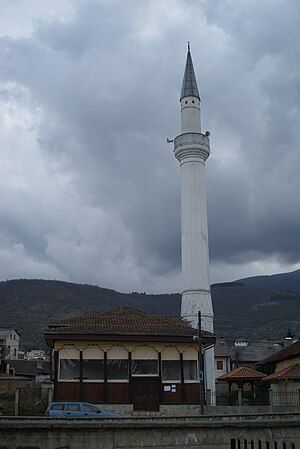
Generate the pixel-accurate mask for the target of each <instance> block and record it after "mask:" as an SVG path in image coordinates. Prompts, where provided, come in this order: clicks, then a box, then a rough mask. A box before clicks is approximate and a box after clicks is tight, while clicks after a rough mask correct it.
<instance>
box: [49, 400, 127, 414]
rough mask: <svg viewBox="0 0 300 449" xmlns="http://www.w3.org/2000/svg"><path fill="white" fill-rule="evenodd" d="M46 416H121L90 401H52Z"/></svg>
mask: <svg viewBox="0 0 300 449" xmlns="http://www.w3.org/2000/svg"><path fill="white" fill-rule="evenodd" d="M45 415H46V416H52V417H54V418H62V417H72V418H77V417H78V418H80V417H82V418H85V417H93V418H119V417H120V416H121V415H120V414H119V413H114V412H109V411H108V410H102V409H100V408H99V407H97V406H96V405H94V404H90V403H89V402H71V401H70V402H52V403H51V404H50V405H49V406H48V408H47V410H46V413H45Z"/></svg>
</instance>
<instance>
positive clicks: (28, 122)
mask: <svg viewBox="0 0 300 449" xmlns="http://www.w3.org/2000/svg"><path fill="white" fill-rule="evenodd" d="M278 3H279V4H280V5H279V6H280V7H279V8H274V7H272V3H271V2H270V1H268V0H264V1H254V2H251V3H247V4H246V3H245V2H240V3H237V2H235V1H232V0H231V1H229V0H227V1H217V0H216V1H203V2H190V1H183V0H177V1H176V0H166V1H163V2H161V1H145V2H142V3H141V2H137V1H133V2H128V1H111V2H98V1H92V0H82V1H80V2H75V1H71V2H61V3H60V4H59V8H60V9H58V10H55V8H54V7H52V6H51V2H49V4H48V2H46V3H45V4H44V8H45V9H44V10H43V11H42V12H41V11H39V10H38V9H37V4H35V2H32V13H31V14H32V17H33V18H34V20H33V22H32V25H31V29H30V32H28V28H29V25H28V23H29V20H28V18H27V19H26V33H25V32H24V35H22V33H21V34H18V35H16V34H14V32H12V33H11V35H9V34H10V33H8V32H6V33H4V34H6V35H3V36H2V37H1V38H0V67H1V71H0V74H1V75H0V76H1V78H0V81H1V82H2V85H1V88H0V100H1V101H2V102H1V110H0V112H1V111H2V117H3V120H2V121H1V120H0V131H2V132H1V135H2V137H0V144H1V146H2V147H3V148H4V149H5V151H4V152H3V154H2V163H3V164H4V165H5V164H6V166H7V167H8V172H7V173H8V174H7V178H6V179H3V182H2V184H1V185H0V187H1V189H2V192H3V193H5V201H4V200H3V198H4V197H3V195H2V201H0V212H1V216H2V220H1V226H0V240H1V242H2V248H3V249H2V252H0V266H3V270H2V271H3V273H5V275H4V276H5V277H18V276H25V275H27V276H31V277H36V276H37V274H38V275H39V276H43V277H56V278H60V279H67V280H72V281H77V282H90V283H97V284H100V285H103V286H108V287H112V288H116V289H122V290H142V291H144V290H148V291H168V290H169V291H172V290H173V291H174V290H178V289H180V288H181V286H180V284H181V283H180V198H179V194H180V192H179V182H180V173H179V166H178V163H177V161H176V160H175V158H174V156H173V154H172V146H171V145H167V144H166V137H169V138H173V137H174V136H176V134H179V132H180V115H179V101H178V100H179V98H178V97H179V93H180V88H181V81H182V76H183V70H184V62H185V52H186V48H185V45H186V41H187V40H191V42H192V54H193V60H194V65H195V69H196V73H197V79H198V85H199V89H200V93H201V97H202V121H203V128H204V130H206V129H209V130H210V131H211V134H212V137H211V142H212V155H211V157H210V159H209V160H208V162H207V192H208V212H209V236H210V255H211V262H212V274H213V280H214V281H218V280H226V279H229V280H230V279H234V278H237V277H239V275H240V274H241V275H244V274H245V272H246V273H247V270H248V273H249V274H256V273H255V272H254V271H253V270H255V269H257V270H261V271H262V272H268V271H270V270H274V269H278V270H280V269H285V268H286V269H288V268H290V266H292V265H293V264H297V263H299V256H298V254H300V251H299V250H300V248H299V246H300V242H299V239H298V238H297V229H299V220H300V218H299V217H300V211H299V205H298V195H299V180H298V175H297V167H298V166H299V137H300V136H299V127H298V126H297V123H298V122H299V118H300V117H299V113H300V111H299V93H300V83H299V48H298V45H297V41H298V38H299V36H298V35H299V31H298V27H297V17H299V8H300V7H299V6H298V4H297V2H293V1H290V2H287V1H283V0H282V1H281V0H280V1H279V2H278ZM284 6H285V7H286V9H287V13H288V14H285V17H282V13H281V10H282V8H283V7H284ZM39 7H40V6H39ZM57 7H58V6H57ZM7 8H8V6H7ZM9 8H10V14H11V5H10V6H9ZM15 8H16V12H17V11H18V8H21V6H20V5H19V4H18V3H16V5H15ZM47 8H48V9H47ZM64 8H65V9H64ZM7 11H8V9H7ZM5 12H6V11H5V10H4V13H5ZM19 12H20V10H19ZM10 17H11V16H9V14H8V12H7V20H11V18H10ZM288 17H290V19H289V18H288ZM195 18H197V27H195V26H194V22H195ZM24 20H25V19H24ZM20 21H21V19H20ZM20 23H22V22H20ZM7 29H9V27H6V30H7ZM19 29H20V26H19ZM21 29H22V28H21ZM24 29H25V22H24ZM187 30H188V35H187ZM19 33H20V31H19ZM16 161H18V162H16ZM12 176H13V177H12ZM24 192H25V194H24ZM16 254H19V256H18V257H19V260H22V262H23V265H22V266H23V267H24V268H23V271H22V268H21V267H20V263H18V262H17V259H16V256H15V255H16ZM8 258H9V260H10V265H9V266H10V268H9V270H8V269H6V268H5V266H7V260H8ZM251 264H254V266H252V265H251ZM255 264H256V265H255ZM251 270H252V271H251ZM23 273H24V274H23Z"/></svg>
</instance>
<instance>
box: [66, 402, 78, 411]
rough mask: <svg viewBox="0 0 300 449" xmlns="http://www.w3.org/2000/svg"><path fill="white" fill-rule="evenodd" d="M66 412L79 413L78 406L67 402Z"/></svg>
mask: <svg viewBox="0 0 300 449" xmlns="http://www.w3.org/2000/svg"><path fill="white" fill-rule="evenodd" d="M67 410H69V411H72V412H80V404H72V403H70V402H69V403H68V404H67Z"/></svg>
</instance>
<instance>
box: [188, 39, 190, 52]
mask: <svg viewBox="0 0 300 449" xmlns="http://www.w3.org/2000/svg"><path fill="white" fill-rule="evenodd" d="M190 49H191V46H190V41H188V51H190Z"/></svg>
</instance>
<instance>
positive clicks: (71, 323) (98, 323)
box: [45, 307, 212, 336]
mask: <svg viewBox="0 0 300 449" xmlns="http://www.w3.org/2000/svg"><path fill="white" fill-rule="evenodd" d="M45 333H46V334H89V335H95V334H97V335H103V334H106V335H107V334H114V335H116V334H119V335H168V336H194V335H197V333H198V331H197V329H194V328H192V327H191V326H190V325H189V324H188V323H187V322H186V321H183V320H181V319H179V318H177V317H173V316H162V315H158V314H155V313H150V312H145V311H142V310H136V309H131V308H129V307H118V308H114V309H112V310H109V311H105V312H99V313H94V314H92V315H82V316H77V317H75V318H69V319H66V320H63V321H60V322H58V323H52V324H50V325H49V328H48V329H47V330H46V331H45ZM207 334H208V333H207ZM209 335H212V334H209Z"/></svg>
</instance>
